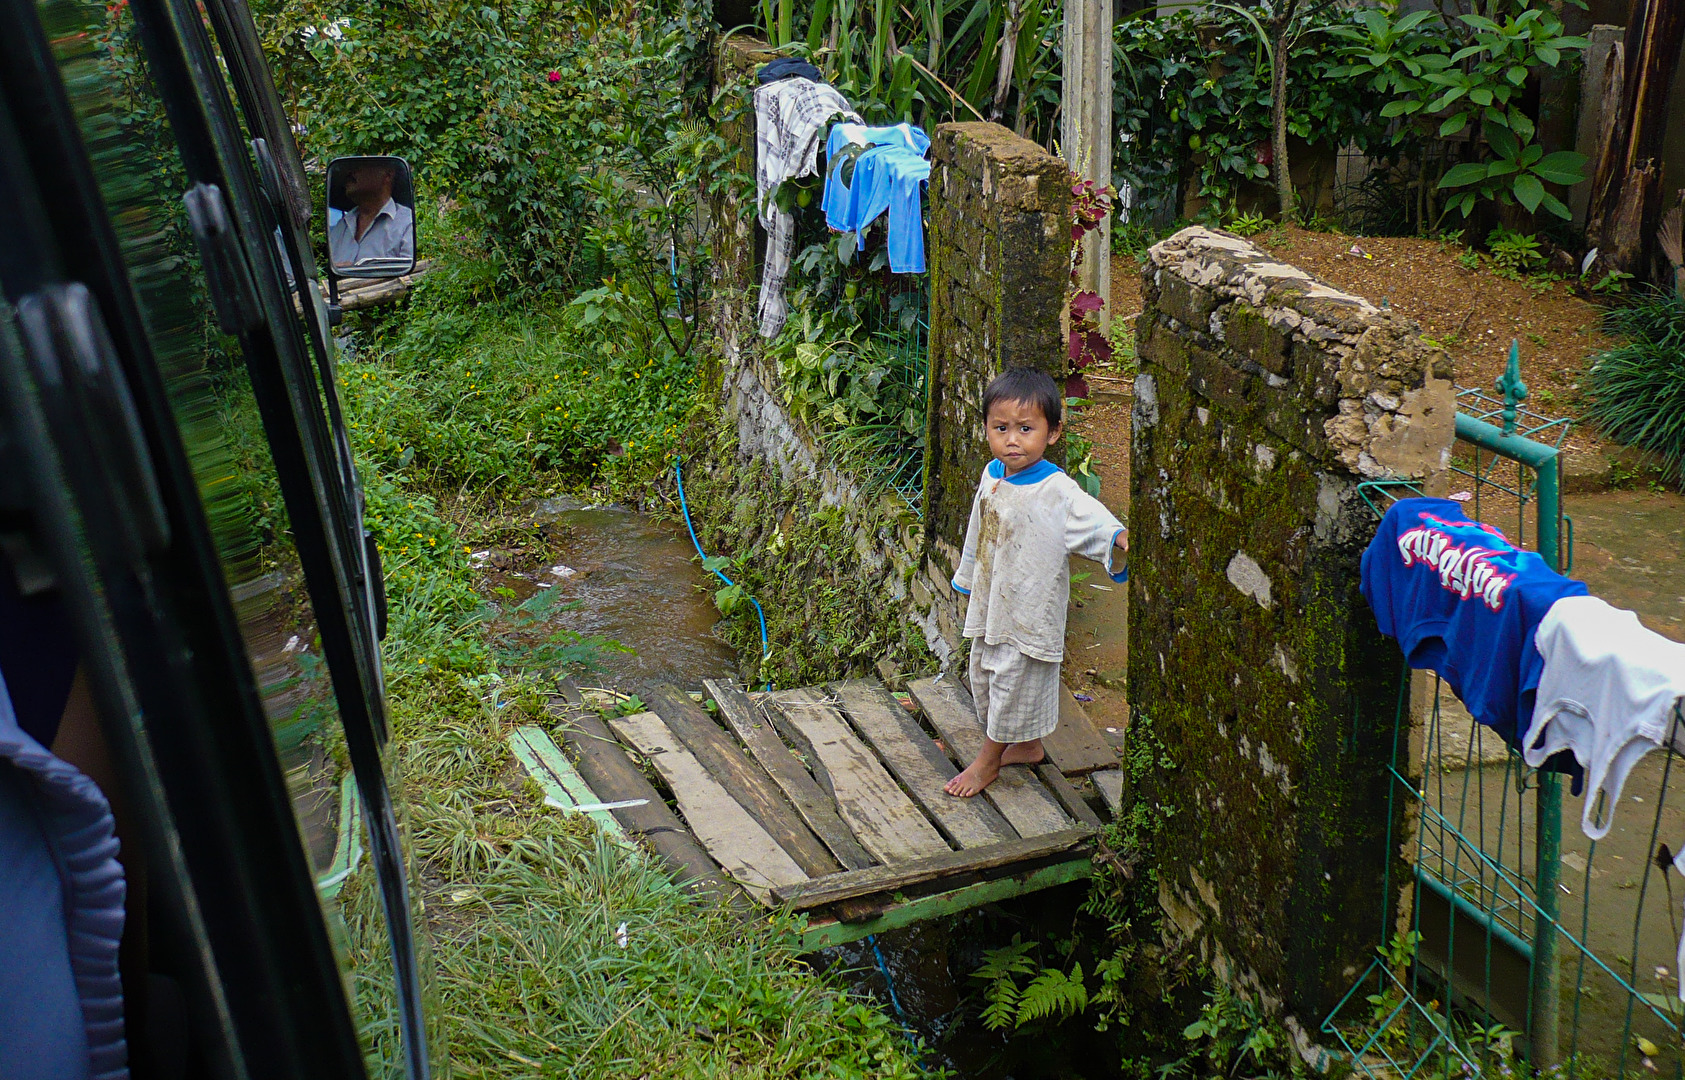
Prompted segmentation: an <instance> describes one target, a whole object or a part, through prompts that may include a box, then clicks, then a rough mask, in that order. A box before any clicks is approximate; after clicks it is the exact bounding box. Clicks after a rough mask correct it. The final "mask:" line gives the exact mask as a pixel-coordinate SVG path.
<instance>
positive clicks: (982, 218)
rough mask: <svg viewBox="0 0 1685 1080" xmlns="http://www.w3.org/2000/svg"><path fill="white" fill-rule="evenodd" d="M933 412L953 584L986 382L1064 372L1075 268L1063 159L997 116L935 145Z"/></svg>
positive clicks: (932, 492)
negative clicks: (1020, 371)
mask: <svg viewBox="0 0 1685 1080" xmlns="http://www.w3.org/2000/svg"><path fill="white" fill-rule="evenodd" d="M930 162H931V167H930V230H929V237H928V243H927V246H928V249H929V257H928V265H929V267H930V416H929V429H928V441H927V443H926V446H927V449H926V452H925V515H924V517H925V523H926V535H927V537H928V544H929V559H930V563H931V574H930V577H931V578H932V581H933V586H934V587H937V588H939V589H941V590H944V591H946V590H947V583H948V580H949V579H950V578H951V577H952V574H953V570H954V567H955V565H956V564H957V563H958V562H959V548H960V546H961V545H962V544H963V543H964V542H965V527H966V523H967V521H968V520H969V518H970V515H971V497H972V494H973V493H974V492H975V491H976V490H977V478H978V477H979V476H980V475H981V474H982V471H983V466H984V465H985V464H987V463H988V461H989V450H988V446H987V444H986V443H985V441H984V435H983V407H982V403H983V390H984V389H985V388H986V387H987V386H988V384H989V380H990V379H992V378H994V377H995V376H996V375H997V374H999V373H1000V372H1001V371H1002V370H1003V369H1005V368H1009V367H1033V368H1041V369H1043V370H1045V371H1047V372H1049V373H1051V374H1053V375H1054V376H1055V378H1060V379H1062V378H1063V376H1064V374H1065V371H1066V369H1067V368H1068V367H1069V363H1068V361H1067V360H1066V352H1065V340H1064V329H1063V313H1064V308H1065V294H1066V290H1067V288H1068V286H1069V283H1070V266H1071V216H1070V215H1071V179H1070V171H1069V170H1068V169H1067V168H1066V167H1065V163H1064V162H1063V161H1062V160H1060V159H1059V158H1057V157H1054V156H1053V155H1052V154H1049V153H1048V152H1047V151H1045V150H1043V149H1042V148H1041V147H1040V146H1037V145H1036V144H1035V143H1033V142H1030V141H1029V140H1028V139H1025V138H1022V137H1020V136H1018V135H1014V134H1013V133H1012V132H1010V131H1008V130H1007V129H1006V128H1004V127H1001V126H1000V125H999V124H984V123H969V124H943V125H942V126H940V127H938V128H937V129H936V132H935V135H934V137H933V138H932V140H931V147H930Z"/></svg>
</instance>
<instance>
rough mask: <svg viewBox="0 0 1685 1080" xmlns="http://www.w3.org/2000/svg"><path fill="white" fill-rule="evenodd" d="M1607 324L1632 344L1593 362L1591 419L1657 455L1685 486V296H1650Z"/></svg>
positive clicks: (1617, 313)
mask: <svg viewBox="0 0 1685 1080" xmlns="http://www.w3.org/2000/svg"><path fill="white" fill-rule="evenodd" d="M1605 325H1606V326H1607V328H1608V329H1609V330H1610V331H1611V332H1613V333H1617V334H1620V335H1621V336H1623V337H1625V338H1626V339H1627V341H1626V343H1625V344H1622V345H1618V346H1616V347H1615V348H1613V349H1610V350H1609V351H1608V352H1605V353H1602V354H1600V355H1598V356H1597V357H1596V358H1594V360H1593V361H1592V366H1591V372H1590V375H1589V377H1588V384H1589V385H1588V389H1589V391H1590V394H1591V406H1590V408H1588V409H1587V410H1586V418H1587V419H1589V420H1590V421H1591V422H1592V423H1594V424H1596V425H1597V426H1598V427H1599V428H1601V429H1602V430H1603V433H1604V434H1605V435H1607V436H1609V438H1611V439H1614V440H1616V441H1618V442H1622V443H1626V444H1627V445H1629V446H1636V447H1638V448H1640V449H1642V450H1649V451H1651V452H1652V453H1654V454H1656V455H1657V456H1658V457H1660V458H1661V460H1662V466H1663V468H1665V469H1666V470H1667V472H1668V473H1669V474H1670V475H1671V476H1672V477H1673V479H1674V480H1675V482H1680V483H1685V298H1681V297H1680V296H1678V295H1676V294H1673V293H1663V292H1659V291H1658V292H1651V293H1649V294H1647V295H1645V296H1643V297H1641V298H1640V299H1639V300H1638V301H1637V302H1636V303H1633V304H1631V305H1629V306H1627V307H1623V308H1618V309H1616V310H1614V311H1612V312H1610V313H1609V315H1608V316H1607V317H1606V319H1605Z"/></svg>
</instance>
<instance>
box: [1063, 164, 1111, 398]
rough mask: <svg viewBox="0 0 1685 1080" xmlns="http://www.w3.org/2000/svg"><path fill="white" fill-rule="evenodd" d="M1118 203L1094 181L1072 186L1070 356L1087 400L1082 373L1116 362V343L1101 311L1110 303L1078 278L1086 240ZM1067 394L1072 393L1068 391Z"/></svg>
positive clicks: (1073, 372) (1107, 189) (1078, 385)
mask: <svg viewBox="0 0 1685 1080" xmlns="http://www.w3.org/2000/svg"><path fill="white" fill-rule="evenodd" d="M1116 202H1117V188H1115V187H1113V186H1112V185H1110V184H1106V185H1104V186H1101V185H1100V184H1097V183H1095V182H1094V181H1093V180H1078V181H1075V182H1074V183H1072V184H1071V241H1072V252H1071V299H1070V312H1071V321H1070V326H1071V337H1070V344H1069V351H1068V355H1069V357H1070V361H1071V378H1070V382H1071V383H1072V384H1073V387H1074V388H1075V389H1076V390H1077V391H1078V392H1077V393H1076V395H1075V396H1077V397H1086V396H1087V395H1086V393H1084V392H1082V391H1085V390H1086V380H1084V379H1083V378H1082V375H1081V374H1080V373H1081V371H1082V369H1083V368H1085V367H1087V366H1088V365H1089V364H1092V363H1094V361H1096V360H1099V361H1102V362H1104V361H1107V360H1110V359H1111V358H1112V343H1111V342H1109V341H1107V340H1106V335H1105V334H1104V333H1102V332H1101V330H1100V309H1101V308H1102V307H1104V306H1105V304H1106V300H1105V298H1104V297H1102V296H1101V295H1100V294H1099V293H1097V292H1093V291H1092V290H1088V289H1078V288H1076V282H1077V275H1078V273H1079V271H1081V269H1082V238H1083V237H1084V236H1087V235H1088V234H1089V233H1091V232H1093V231H1094V230H1095V229H1098V228H1099V227H1100V223H1101V222H1102V221H1105V220H1106V215H1108V214H1110V213H1111V212H1112V207H1113V206H1114V205H1115V204H1116ZM1066 392H1067V393H1070V392H1071V389H1070V388H1068V389H1067V391H1066Z"/></svg>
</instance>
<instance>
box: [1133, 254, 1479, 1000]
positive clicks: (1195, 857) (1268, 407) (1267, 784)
mask: <svg viewBox="0 0 1685 1080" xmlns="http://www.w3.org/2000/svg"><path fill="white" fill-rule="evenodd" d="M1143 285H1144V296H1143V299H1144V302H1145V310H1144V311H1143V313H1142V315H1141V317H1140V320H1139V323H1138V326H1137V342H1138V345H1137V351H1138V355H1139V360H1140V374H1139V376H1138V377H1137V379H1136V385H1135V404H1134V424H1133V446H1132V458H1131V467H1132V479H1131V512H1130V519H1131V520H1130V525H1131V545H1130V560H1129V561H1130V567H1131V578H1130V594H1129V610H1130V626H1129V664H1130V666H1129V698H1130V704H1131V717H1132V719H1131V724H1132V727H1131V731H1130V736H1129V737H1130V739H1131V741H1132V743H1136V744H1137V746H1139V747H1143V748H1144V747H1149V746H1151V747H1153V751H1154V754H1155V756H1158V755H1160V754H1161V755H1162V756H1158V760H1159V761H1160V762H1161V763H1163V764H1162V765H1161V766H1160V767H1155V768H1154V769H1152V770H1150V771H1149V773H1148V774H1147V776H1146V777H1145V779H1144V780H1143V781H1142V783H1141V787H1140V790H1139V791H1138V792H1137V797H1138V798H1139V799H1140V800H1141V803H1140V805H1142V806H1144V807H1146V808H1148V809H1149V813H1150V816H1151V818H1152V820H1153V821H1155V822H1156V833H1154V834H1153V836H1152V839H1151V840H1150V841H1148V843H1149V845H1150V849H1149V852H1148V857H1149V859H1151V861H1152V862H1153V864H1154V865H1156V867H1157V868H1158V876H1157V877H1158V892H1159V904H1160V907H1161V908H1162V910H1163V912H1164V914H1165V918H1164V920H1163V923H1162V926H1163V930H1164V934H1165V937H1166V939H1167V940H1166V945H1167V946H1170V947H1172V948H1188V949H1192V950H1194V951H1195V952H1197V954H1198V956H1199V957H1200V959H1201V960H1202V961H1203V962H1204V963H1206V964H1208V965H1210V967H1211V968H1212V970H1213V971H1214V972H1215V973H1216V975H1217V976H1218V977H1219V978H1221V979H1223V980H1224V981H1226V982H1228V983H1229V984H1231V985H1232V986H1234V987H1236V988H1238V989H1241V990H1244V991H1246V992H1248V993H1250V994H1253V995H1256V996H1257V997H1258V998H1260V999H1262V1001H1263V1002H1264V1003H1265V1004H1266V1006H1267V1007H1269V1008H1271V1009H1272V1010H1275V1011H1279V1012H1286V1013H1287V1014H1289V1015H1294V1016H1296V1017H1297V1019H1298V1020H1300V1021H1301V1022H1302V1023H1303V1024H1304V1025H1305V1026H1306V1027H1308V1028H1310V1029H1311V1030H1314V1029H1315V1028H1314V1025H1315V1023H1317V1022H1318V1021H1320V1020H1321V1018H1322V1016H1323V1015H1325V1014H1326V1011H1327V1010H1328V1008H1329V1007H1330V1006H1332V1005H1333V1004H1334V1002H1335V1001H1336V1000H1337V999H1338V996H1339V995H1340V994H1342V993H1344V992H1345V990H1346V989H1347V988H1348V987H1349V986H1350V985H1351V983H1352V980H1353V979H1355V977H1356V976H1357V975H1358V974H1359V973H1360V972H1361V971H1362V970H1363V967H1364V965H1365V964H1367V962H1368V960H1369V958H1370V955H1371V953H1370V950H1372V949H1373V948H1374V946H1375V945H1376V943H1377V942H1378V941H1381V940H1384V939H1385V938H1386V937H1387V936H1389V935H1390V928H1383V927H1382V925H1381V924H1382V913H1383V910H1384V905H1383V896H1382V891H1381V890H1382V881H1383V871H1384V870H1386V869H1388V865H1387V863H1388V860H1389V859H1392V860H1396V858H1397V848H1398V844H1397V840H1398V838H1399V837H1400V836H1402V835H1403V833H1402V820H1392V819H1391V818H1390V816H1389V800H1388V779H1387V774H1386V768H1387V765H1388V763H1389V762H1390V760H1391V755H1392V749H1393V746H1392V736H1393V721H1394V716H1395V712H1396V709H1397V707H1398V703H1399V695H1400V691H1401V685H1400V682H1401V665H1402V659H1401V656H1400V653H1399V651H1398V649H1397V647H1396V646H1395V645H1394V644H1393V643H1392V642H1391V641H1390V640H1388V639H1386V638H1383V637H1381V636H1380V634H1379V632H1378V631H1377V630H1376V627H1375V623H1374V620H1373V619H1372V618H1371V617H1370V616H1369V613H1368V608H1367V605H1366V604H1365V602H1364V601H1363V599H1362V597H1361V595H1360V593H1359V591H1358V584H1359V566H1358V564H1359V558H1360V556H1361V554H1362V551H1363V549H1364V547H1365V546H1366V545H1367V543H1368V541H1369V540H1370V538H1371V537H1372V536H1373V535H1374V531H1375V526H1376V524H1377V518H1376V517H1375V515H1374V513H1373V511H1371V510H1370V509H1369V507H1368V506H1367V505H1366V504H1365V502H1364V499H1363V498H1362V497H1361V495H1360V493H1359V490H1358V485H1359V484H1360V483H1362V482H1363V481H1365V480H1378V479H1388V478H1398V479H1409V480H1414V481H1417V482H1419V483H1421V484H1422V485H1424V486H1425V487H1426V488H1428V489H1429V490H1430V491H1439V490H1440V489H1441V487H1442V485H1443V474H1444V472H1445V470H1446V468H1447V465H1448V463H1449V458H1450V447H1451V443H1452V433H1453V429H1454V428H1453V420H1454V414H1455V400H1454V396H1453V392H1452V388H1451V363H1450V360H1449V358H1448V357H1446V355H1445V354H1444V352H1443V351H1441V350H1439V349H1437V348H1434V347H1431V346H1429V345H1427V344H1426V343H1425V342H1423V341H1422V339H1421V337H1420V333H1419V329H1418V327H1417V326H1416V325H1415V324H1414V323H1413V322H1411V321H1410V320H1408V319H1406V318H1404V317H1403V316H1401V315H1399V314H1397V313H1396V312H1391V311H1383V310H1379V309H1377V308H1376V307H1375V306H1374V305H1372V304H1370V303H1369V302H1367V301H1366V300H1363V299H1361V298H1359V297H1356V296H1351V295H1347V294H1345V293H1341V292H1339V291H1338V290H1335V289H1333V288H1331V287H1329V286H1327V285H1325V284H1323V283H1321V282H1319V281H1316V280H1315V279H1313V278H1311V277H1310V276H1309V275H1308V274H1305V273H1304V272H1302V271H1300V270H1298V269H1296V268H1294V267H1291V266H1287V265H1284V264H1282V263H1280V262H1277V261H1275V260H1273V259H1272V258H1270V257H1269V256H1266V255H1265V254H1263V253H1262V252H1260V251H1258V250H1257V249H1256V248H1254V247H1252V246H1251V245H1250V244H1248V243H1247V242H1246V241H1244V240H1242V239H1240V238H1238V237H1234V236H1231V235H1228V234H1225V233H1219V232H1213V231H1210V230H1206V229H1200V228H1192V229H1185V230H1183V231H1182V232H1180V233H1177V234H1176V235H1175V236H1173V237H1171V238H1170V239H1168V240H1165V241H1164V242H1162V243H1160V244H1159V245H1157V246H1156V247H1154V248H1153V249H1152V252H1151V258H1150V262H1149V264H1148V266H1147V268H1146V270H1145V271H1144V273H1143ZM1378 501H1383V502H1384V500H1378ZM1155 743H1156V744H1159V745H1156V746H1155V745H1154V744H1155ZM1401 812H1402V811H1401ZM1389 826H1391V827H1392V828H1393V831H1392V832H1391V834H1390V835H1391V837H1392V839H1393V841H1394V843H1393V845H1392V847H1391V849H1390V850H1389V845H1388V836H1389V833H1388V829H1389ZM1391 869H1392V875H1391V877H1390V879H1389V880H1391V881H1392V882H1393V884H1394V885H1395V886H1397V885H1398V884H1399V883H1401V882H1402V881H1403V880H1404V877H1405V874H1404V873H1403V871H1402V869H1401V867H1400V865H1398V864H1396V862H1395V864H1394V865H1393V866H1392V867H1391Z"/></svg>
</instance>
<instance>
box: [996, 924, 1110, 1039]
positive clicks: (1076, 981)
mask: <svg viewBox="0 0 1685 1080" xmlns="http://www.w3.org/2000/svg"><path fill="white" fill-rule="evenodd" d="M1036 947H1037V942H1034V941H1020V940H1019V938H1018V936H1017V935H1016V934H1015V935H1013V938H1012V943H1011V944H1010V945H1005V946H1002V947H1001V948H998V949H989V950H987V951H986V952H984V954H983V964H982V966H981V967H979V968H978V969H977V970H976V971H974V972H972V973H971V977H972V978H974V979H977V980H979V981H980V982H982V983H984V988H983V1000H984V1002H985V1005H984V1008H983V1025H984V1026H985V1027H987V1028H989V1029H990V1030H991V1031H1001V1030H1005V1029H1007V1028H1021V1027H1024V1026H1025V1025H1026V1024H1031V1023H1035V1022H1036V1021H1038V1020H1065V1019H1069V1018H1070V1017H1073V1016H1076V1015H1077V1014H1079V1013H1081V1012H1082V1011H1083V1010H1084V1009H1086V1008H1088V989H1087V987H1085V986H1084V985H1083V978H1082V965H1081V964H1073V965H1072V966H1071V971H1070V973H1069V974H1066V973H1065V972H1064V971H1062V970H1060V969H1059V968H1044V967H1042V966H1041V965H1040V964H1038V963H1037V962H1036V960H1035V959H1034V957H1033V955H1032V954H1033V953H1034V952H1035V950H1036ZM1026 975H1028V976H1031V978H1030V980H1029V982H1028V983H1027V984H1025V985H1024V986H1022V987H1020V986H1019V985H1018V980H1019V979H1021V978H1023V977H1024V976H1026Z"/></svg>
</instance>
